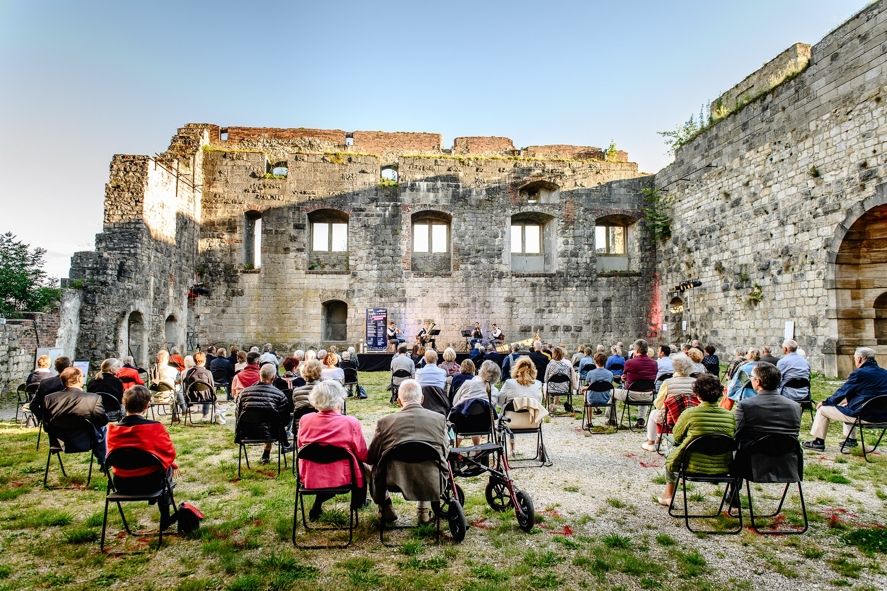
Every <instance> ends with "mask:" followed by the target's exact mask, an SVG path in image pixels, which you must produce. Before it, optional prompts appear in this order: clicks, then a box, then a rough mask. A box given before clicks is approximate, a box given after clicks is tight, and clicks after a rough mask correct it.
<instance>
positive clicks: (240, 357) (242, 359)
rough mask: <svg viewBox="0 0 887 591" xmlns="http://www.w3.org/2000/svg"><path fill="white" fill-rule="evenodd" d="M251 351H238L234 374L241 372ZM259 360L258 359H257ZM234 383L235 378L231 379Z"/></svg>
mask: <svg viewBox="0 0 887 591" xmlns="http://www.w3.org/2000/svg"><path fill="white" fill-rule="evenodd" d="M248 355H249V353H247V352H246V351H238V352H237V363H235V364H234V375H237V374H239V373H240V372H241V371H243V369H244V368H245V367H246V365H247V356H248ZM256 361H258V359H256ZM231 381H232V383H233V381H234V379H233V378H232V379H231Z"/></svg>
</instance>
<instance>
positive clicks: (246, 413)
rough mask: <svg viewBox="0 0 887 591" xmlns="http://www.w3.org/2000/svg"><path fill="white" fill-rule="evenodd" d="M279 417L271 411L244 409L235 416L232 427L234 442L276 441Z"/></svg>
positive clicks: (279, 430)
mask: <svg viewBox="0 0 887 591" xmlns="http://www.w3.org/2000/svg"><path fill="white" fill-rule="evenodd" d="M281 430H282V429H281V425H280V415H279V414H278V413H277V412H276V411H274V410H273V409H268V408H250V407H248V406H247V407H244V408H243V410H241V412H240V414H239V415H237V424H236V425H235V427H234V441H235V443H240V441H242V440H263V441H272V440H273V441H277V438H278V435H279V434H280V432H281Z"/></svg>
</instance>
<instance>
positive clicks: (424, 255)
mask: <svg viewBox="0 0 887 591" xmlns="http://www.w3.org/2000/svg"><path fill="white" fill-rule="evenodd" d="M450 221H451V217H450V215H449V214H446V213H444V212H442V211H421V212H417V213H414V214H413V216H412V218H411V222H412V226H411V235H412V261H411V265H412V270H413V271H415V272H418V273H449V272H450V271H451V267H452V258H451V256H450V253H451V250H452V249H451V247H450V240H451V232H450Z"/></svg>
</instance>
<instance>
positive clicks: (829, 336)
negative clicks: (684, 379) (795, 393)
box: [655, 2, 887, 375]
mask: <svg viewBox="0 0 887 591" xmlns="http://www.w3.org/2000/svg"><path fill="white" fill-rule="evenodd" d="M885 43H887V3H884V2H876V3H873V4H871V5H870V6H869V7H867V8H866V9H864V10H862V11H861V12H860V13H859V14H857V15H856V16H854V17H853V18H852V19H850V20H849V21H847V22H846V23H844V24H843V25H842V26H840V27H839V28H837V29H835V30H834V31H833V32H832V33H830V34H829V35H828V36H826V37H825V38H824V39H822V41H820V42H819V43H818V44H816V45H815V46H814V47H813V48H812V52H811V58H810V65H809V66H808V67H807V69H806V70H804V71H803V72H802V73H800V74H799V75H798V76H797V77H795V78H793V79H791V80H789V81H787V82H784V83H783V84H781V85H779V86H777V87H776V88H775V89H773V90H772V91H771V92H769V93H767V94H766V95H764V96H762V97H761V98H759V99H758V100H756V101H754V102H752V103H751V104H749V105H747V106H746V107H745V108H743V109H741V110H740V111H738V112H736V113H734V114H732V115H730V116H729V117H727V118H726V119H724V120H722V121H720V122H719V123H717V124H715V125H714V126H712V127H711V128H709V129H708V130H706V131H705V132H703V133H702V134H700V135H699V136H698V137H697V138H696V139H694V140H693V141H692V142H690V143H688V144H686V145H684V146H683V147H681V148H680V149H678V150H677V153H676V155H675V162H674V163H673V164H672V165H670V166H668V167H667V168H665V169H663V170H662V171H660V172H659V173H658V174H657V175H656V177H655V184H656V186H657V187H658V188H660V190H662V191H667V192H666V193H664V194H665V195H667V196H668V198H669V199H671V200H673V221H672V239H671V240H670V241H668V242H667V243H666V244H665V245H663V247H661V248H660V249H659V271H660V275H661V287H660V291H659V295H660V298H661V301H662V302H663V303H665V304H667V303H668V302H669V301H670V300H671V298H672V296H673V295H675V294H673V293H671V292H670V289H671V288H672V287H673V286H676V285H677V284H679V283H680V282H682V281H684V280H686V279H691V278H694V279H695V278H698V279H699V280H700V281H701V282H702V286H701V287H698V288H695V289H694V290H692V293H691V294H690V295H689V297H687V294H685V297H684V300H685V304H686V305H688V306H689V309H688V310H686V311H685V312H684V314H683V319H684V320H688V322H689V324H690V327H689V333H690V334H689V335H687V336H688V338H689V337H691V336H698V337H699V338H701V339H703V340H705V341H712V342H714V343H717V344H718V345H720V347H721V350H722V351H723V349H724V348H732V347H734V346H738V345H746V346H748V345H760V344H763V343H769V344H773V345H775V344H777V343H779V342H780V341H781V338H782V334H783V330H784V327H785V323H786V321H794V323H795V334H796V336H797V340H798V341H799V342H800V344H801V346H802V347H803V348H804V349H805V350H806V352H807V355H808V357H809V359H810V361H811V363H812V364H813V366H814V367H815V368H816V369H818V370H822V371H825V372H826V373H828V374H832V375H834V374H836V373H846V371H847V370H848V369H849V365H848V361H849V355H850V354H851V353H852V347H853V346H855V345H859V344H873V345H874V344H876V341H875V340H874V334H873V333H872V331H869V333H870V334H871V336H872V339H870V340H868V342H864V341H861V340H860V339H855V340H853V341H851V342H847V343H846V346H842V339H843V338H844V337H845V336H846V335H842V334H841V332H840V331H839V328H838V325H839V315H841V314H848V313H849V312H846V311H845V312H839V306H838V288H843V289H845V290H846V291H848V292H849V293H851V294H852V293H856V292H858V291H859V290H860V289H869V291H868V292H866V293H867V294H868V293H874V292H877V291H878V290H877V289H875V290H871V289H870V288H872V287H878V286H877V285H864V284H862V283H861V282H860V281H858V280H856V281H854V280H851V281H850V282H849V283H844V284H842V285H838V284H836V282H835V276H834V265H835V259H836V256H837V252H838V250H839V248H840V245H841V242H842V240H843V238H844V234H845V233H846V232H847V230H848V228H850V226H851V225H852V224H853V223H854V221H855V220H857V219H858V218H860V216H862V215H863V213H864V212H866V211H868V210H871V209H872V208H873V207H876V206H880V205H882V204H884V203H887V189H885V175H887V160H885V153H884V148H885V146H887V111H885V107H884V105H885V99H887V96H885V86H887V65H885V64H887V52H885V51H884V47H885ZM885 276H887V274H885ZM881 288H882V289H881V291H884V290H887V283H885V284H884V285H882V286H881ZM854 290H855V291H854ZM860 293H861V292H860ZM757 294H759V295H760V297H761V298H762V299H761V300H760V302H756V301H755V300H757V299H758V298H757ZM869 297H870V296H869V295H866V296H865V297H862V296H859V297H858V300H856V303H855V305H856V306H858V308H859V309H858V310H857V313H858V314H859V315H860V316H861V317H863V318H870V319H871V318H873V317H874V311H873V310H872V309H871V308H872V301H871V299H869ZM871 298H874V295H871ZM869 322H871V320H869ZM670 328H671V331H672V332H671V333H666V334H664V335H662V338H663V340H668V339H670V338H672V337H671V335H672V334H673V333H674V330H675V328H678V327H676V326H671V327H670ZM879 350H880V351H881V353H887V349H885V348H883V347H881V348H880V349H879Z"/></svg>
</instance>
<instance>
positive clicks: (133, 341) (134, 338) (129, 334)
mask: <svg viewBox="0 0 887 591" xmlns="http://www.w3.org/2000/svg"><path fill="white" fill-rule="evenodd" d="M146 341H147V333H146V332H145V320H144V318H142V313H141V312H130V314H129V317H128V318H127V319H126V339H125V343H126V354H127V355H131V356H132V358H133V360H135V362H136V363H137V364H138V365H139V366H140V367H144V364H145V361H146V355H147V352H148V351H147V343H146Z"/></svg>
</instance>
